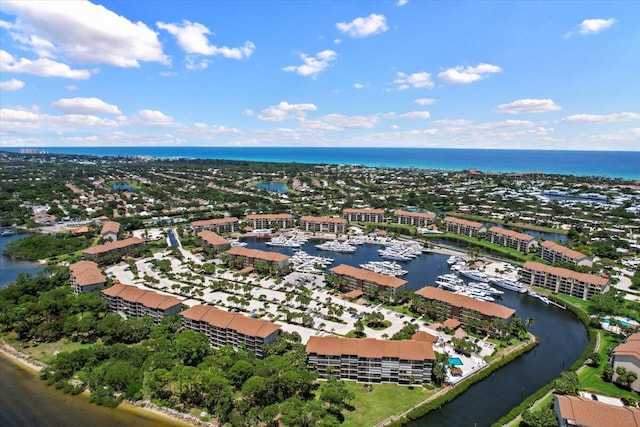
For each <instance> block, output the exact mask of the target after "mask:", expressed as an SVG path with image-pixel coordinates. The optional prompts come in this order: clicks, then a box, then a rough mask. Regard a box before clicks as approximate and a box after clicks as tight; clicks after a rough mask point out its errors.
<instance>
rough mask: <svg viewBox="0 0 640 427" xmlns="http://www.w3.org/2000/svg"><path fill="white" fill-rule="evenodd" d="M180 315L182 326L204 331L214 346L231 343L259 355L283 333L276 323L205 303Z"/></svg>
mask: <svg viewBox="0 0 640 427" xmlns="http://www.w3.org/2000/svg"><path fill="white" fill-rule="evenodd" d="M180 315H181V316H182V325H183V326H184V327H185V328H189V329H192V330H194V331H197V332H202V333H204V334H205V335H206V336H207V338H209V342H210V343H211V346H212V347H214V348H220V347H223V346H225V345H230V346H232V347H233V348H235V349H245V350H247V351H250V352H252V353H255V355H256V356H258V357H263V356H264V346H265V345H267V344H271V343H272V342H274V341H275V340H276V338H277V337H278V334H279V333H280V326H279V325H276V324H275V323H272V322H269V321H266V320H262V319H252V318H251V317H247V316H243V315H241V314H236V313H230V312H228V311H224V310H219V309H217V308H214V307H209V306H206V305H195V306H193V307H191V308H189V309H187V310H185V311H183V312H182V313H180Z"/></svg>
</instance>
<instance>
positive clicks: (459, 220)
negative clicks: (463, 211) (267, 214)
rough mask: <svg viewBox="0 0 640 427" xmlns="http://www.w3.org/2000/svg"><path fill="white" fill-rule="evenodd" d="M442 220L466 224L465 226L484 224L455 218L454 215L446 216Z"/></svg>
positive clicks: (473, 226)
mask: <svg viewBox="0 0 640 427" xmlns="http://www.w3.org/2000/svg"><path fill="white" fill-rule="evenodd" d="M443 221H445V222H453V223H456V224H460V225H466V226H467V227H471V228H480V227H482V226H483V225H484V224H482V223H481V222H476V221H469V220H468V219H462V218H456V217H455V216H447V217H445V218H444V219H443Z"/></svg>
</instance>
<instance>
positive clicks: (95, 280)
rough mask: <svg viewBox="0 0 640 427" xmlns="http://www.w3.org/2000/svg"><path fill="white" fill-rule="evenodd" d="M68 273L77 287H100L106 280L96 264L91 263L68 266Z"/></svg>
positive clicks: (81, 262)
mask: <svg viewBox="0 0 640 427" xmlns="http://www.w3.org/2000/svg"><path fill="white" fill-rule="evenodd" d="M69 271H70V272H71V275H72V276H73V278H74V280H75V282H76V284H77V285H78V286H81V287H83V286H91V285H101V284H103V283H106V281H107V278H106V277H105V276H104V274H102V271H100V268H98V264H96V263H95V262H93V261H78V262H76V263H73V264H71V265H70V266H69Z"/></svg>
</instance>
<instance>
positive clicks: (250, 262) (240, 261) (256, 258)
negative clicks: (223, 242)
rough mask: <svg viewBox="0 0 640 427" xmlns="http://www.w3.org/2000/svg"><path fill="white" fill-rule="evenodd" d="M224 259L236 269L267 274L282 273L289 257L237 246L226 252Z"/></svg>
mask: <svg viewBox="0 0 640 427" xmlns="http://www.w3.org/2000/svg"><path fill="white" fill-rule="evenodd" d="M224 258H226V260H227V264H230V265H233V266H234V267H236V268H246V267H252V268H255V269H256V270H261V271H265V272H268V273H274V272H278V271H280V272H284V271H285V270H286V268H287V266H288V264H289V257H288V256H286V255H284V254H281V253H278V252H270V251H261V250H259V249H248V248H242V247H239V246H236V247H233V248H231V249H229V250H228V251H226V252H225V253H224Z"/></svg>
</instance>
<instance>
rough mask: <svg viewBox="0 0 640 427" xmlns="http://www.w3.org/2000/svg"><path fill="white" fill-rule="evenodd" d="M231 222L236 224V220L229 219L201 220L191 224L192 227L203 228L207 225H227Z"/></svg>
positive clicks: (233, 218) (234, 218)
mask: <svg viewBox="0 0 640 427" xmlns="http://www.w3.org/2000/svg"><path fill="white" fill-rule="evenodd" d="M231 222H238V218H236V217H229V218H215V219H203V220H199V221H193V222H192V223H191V226H192V227H204V226H207V225H218V224H229V223H231Z"/></svg>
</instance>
